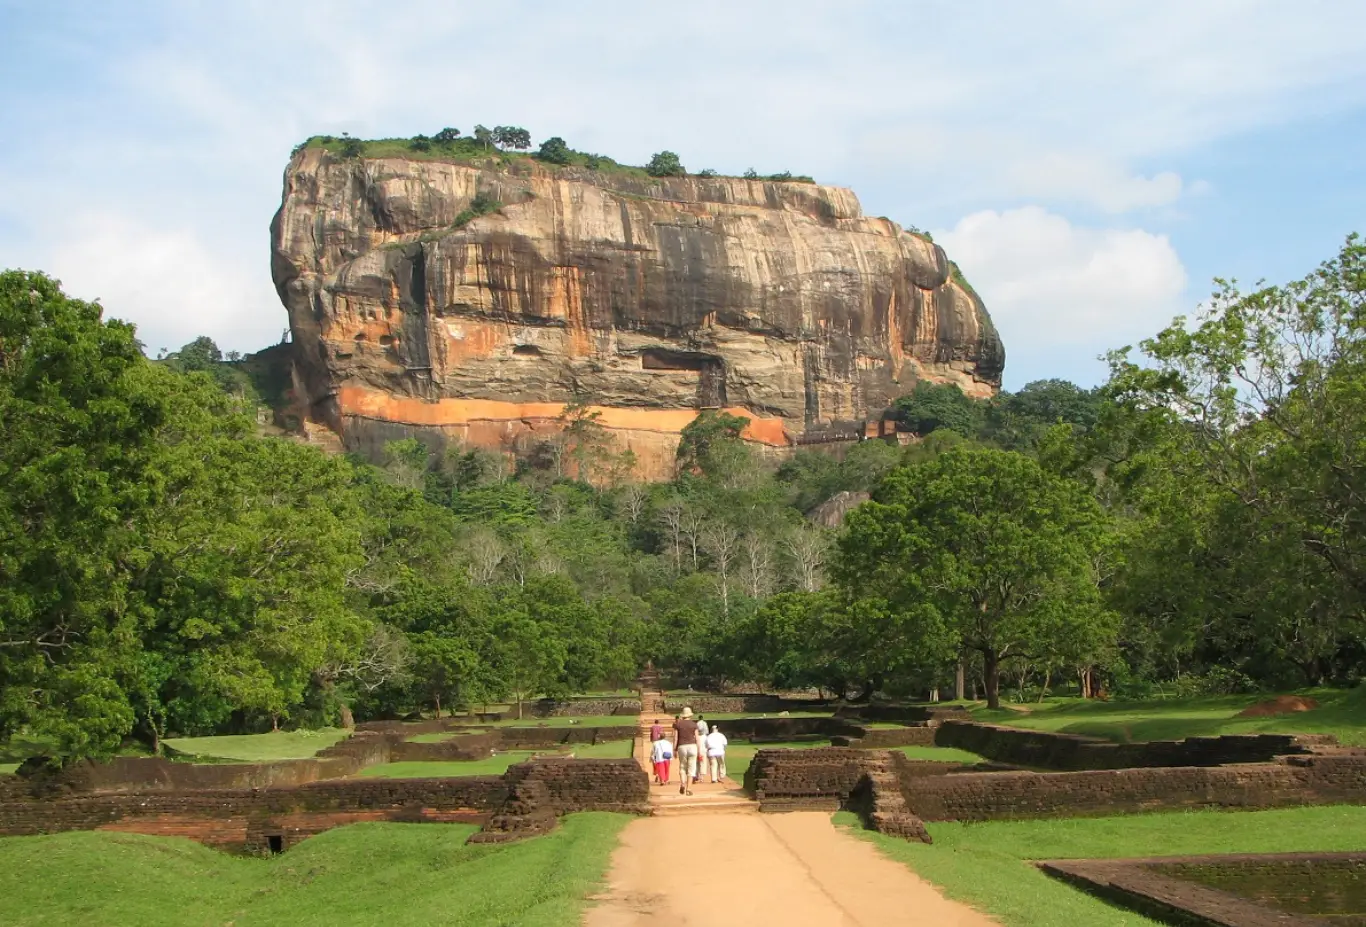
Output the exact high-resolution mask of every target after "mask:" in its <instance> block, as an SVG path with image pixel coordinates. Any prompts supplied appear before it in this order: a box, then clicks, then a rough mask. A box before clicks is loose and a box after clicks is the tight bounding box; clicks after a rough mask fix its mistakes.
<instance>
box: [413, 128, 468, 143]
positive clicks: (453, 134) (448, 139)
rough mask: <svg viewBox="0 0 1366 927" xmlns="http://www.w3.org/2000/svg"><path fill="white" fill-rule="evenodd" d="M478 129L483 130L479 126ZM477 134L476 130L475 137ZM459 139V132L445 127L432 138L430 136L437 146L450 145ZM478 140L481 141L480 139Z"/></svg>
mask: <svg viewBox="0 0 1366 927" xmlns="http://www.w3.org/2000/svg"><path fill="white" fill-rule="evenodd" d="M480 128H483V127H482V126H481V127H480ZM478 134H479V130H478V129H476V130H475V135H476V136H478ZM419 137H420V136H419ZM459 138H460V130H459V129H452V128H450V127H447V128H445V129H442V130H441V131H440V132H438V133H436V134H435V135H433V136H432V141H434V142H436V143H437V144H438V145H450V144H453V143H454V142H455V141H456V140H457V139H459ZM480 140H481V141H482V139H480Z"/></svg>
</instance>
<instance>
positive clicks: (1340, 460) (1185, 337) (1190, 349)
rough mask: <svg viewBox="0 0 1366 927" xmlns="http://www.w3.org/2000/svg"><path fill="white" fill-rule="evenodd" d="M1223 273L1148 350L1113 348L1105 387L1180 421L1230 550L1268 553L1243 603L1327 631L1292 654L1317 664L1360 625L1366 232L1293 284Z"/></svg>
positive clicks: (1248, 609) (1365, 577)
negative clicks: (1202, 306) (1249, 286)
mask: <svg viewBox="0 0 1366 927" xmlns="http://www.w3.org/2000/svg"><path fill="white" fill-rule="evenodd" d="M1219 286H1220V289H1219V291H1218V292H1217V293H1216V294H1215V296H1214V299H1213V301H1212V303H1211V304H1210V307H1209V309H1208V310H1207V311H1206V312H1205V313H1204V314H1202V315H1201V316H1200V317H1199V318H1198V319H1197V320H1196V324H1194V325H1193V326H1188V325H1187V324H1186V323H1185V321H1184V320H1181V319H1178V320H1176V322H1174V323H1173V324H1172V325H1171V326H1170V327H1169V328H1167V329H1165V330H1164V331H1162V332H1161V333H1159V334H1158V335H1157V336H1156V337H1155V338H1153V339H1150V340H1148V341H1145V342H1143V343H1142V345H1141V347H1142V351H1143V353H1144V355H1145V358H1144V360H1143V362H1141V363H1135V362H1132V361H1130V360H1129V359H1128V357H1127V351H1121V352H1116V353H1115V354H1113V355H1112V356H1111V367H1112V377H1111V382H1110V384H1109V385H1108V387H1107V389H1108V391H1109V392H1110V394H1111V395H1113V396H1115V397H1117V398H1118V399H1119V400H1120V401H1121V402H1123V403H1125V404H1126V405H1127V406H1128V407H1129V408H1130V409H1132V410H1136V411H1137V412H1140V413H1144V414H1146V415H1147V416H1150V417H1155V418H1157V419H1159V420H1162V421H1164V422H1166V423H1168V424H1169V426H1170V430H1171V434H1172V435H1173V436H1174V439H1175V440H1176V441H1177V442H1178V443H1177V446H1176V447H1177V451H1178V452H1179V453H1180V454H1183V455H1191V456H1192V457H1193V458H1194V459H1195V460H1197V461H1198V463H1199V466H1200V470H1201V472H1202V473H1203V475H1204V477H1205V478H1206V479H1207V480H1208V483H1209V484H1210V487H1211V489H1212V490H1213V491H1214V492H1215V493H1216V495H1217V496H1218V497H1219V498H1218V499H1216V500H1215V505H1214V506H1213V507H1214V508H1215V509H1216V510H1218V511H1222V512H1224V513H1225V514H1224V516H1222V517H1223V523H1224V524H1227V525H1233V526H1236V527H1235V528H1234V529H1233V530H1231V531H1226V532H1224V533H1223V536H1224V537H1225V538H1226V539H1228V542H1229V544H1230V547H1226V548H1225V549H1226V550H1228V549H1231V550H1236V551H1240V555H1239V556H1238V557H1237V558H1236V561H1237V564H1238V565H1240V566H1246V565H1248V564H1249V563H1255V564H1257V566H1256V567H1255V568H1254V569H1252V570H1250V571H1248V573H1249V575H1248V576H1247V580H1248V581H1250V582H1252V585H1251V587H1250V589H1249V591H1250V592H1251V595H1252V596H1253V597H1254V599H1255V601H1254V602H1251V603H1248V602H1247V600H1246V599H1241V597H1240V600H1241V601H1243V602H1244V603H1246V604H1244V606H1243V614H1244V615H1247V614H1251V615H1256V614H1258V613H1259V611H1260V609H1258V608H1256V607H1255V606H1256V604H1257V603H1272V602H1275V603H1277V605H1278V606H1279V607H1280V608H1288V609H1289V611H1288V612H1283V613H1282V616H1283V621H1286V623H1284V624H1280V625H1279V627H1278V626H1277V625H1275V624H1272V625H1271V628H1274V629H1276V630H1274V631H1273V632H1272V633H1273V635H1274V636H1275V637H1276V638H1279V639H1283V640H1284V639H1290V638H1292V637H1298V638H1300V639H1302V640H1305V641H1307V642H1317V644H1316V645H1315V646H1312V647H1310V648H1309V650H1318V651H1319V653H1318V654H1310V653H1309V652H1308V651H1305V652H1304V653H1302V654H1301V655H1300V656H1299V657H1295V656H1293V655H1292V654H1291V653H1290V652H1286V653H1285V654H1284V656H1285V657H1286V658H1288V659H1297V660H1301V661H1303V660H1306V659H1309V658H1310V657H1312V659H1309V663H1308V664H1306V665H1310V664H1312V663H1315V662H1318V661H1319V660H1320V659H1321V658H1322V657H1323V656H1324V655H1325V654H1326V653H1329V652H1332V651H1333V650H1335V649H1337V648H1338V647H1339V646H1341V644H1342V643H1343V642H1344V640H1347V639H1356V640H1359V639H1360V635H1361V633H1362V628H1361V624H1360V619H1359V616H1360V614H1361V606H1362V603H1363V596H1366V541H1363V538H1366V504H1363V502H1362V500H1363V499H1366V244H1363V243H1362V242H1361V240H1360V238H1358V237H1357V236H1355V235H1353V236H1349V237H1348V239H1347V241H1346V243H1345V244H1344V246H1343V248H1342V250H1341V252H1340V253H1339V254H1338V256H1337V257H1336V258H1334V259H1332V260H1330V261H1327V262H1325V263H1324V264H1323V265H1321V266H1320V267H1319V269H1318V270H1316V271H1315V272H1314V273H1312V274H1310V275H1309V276H1307V277H1305V278H1304V279H1302V280H1298V281H1295V282H1292V283H1290V284H1286V285H1284V286H1262V287H1259V288H1258V289H1256V290H1254V291H1252V292H1248V293H1245V292H1242V291H1241V290H1240V289H1239V288H1238V287H1237V286H1236V284H1234V283H1230V282H1223V281H1220V284H1219ZM1240 537H1241V538H1242V539H1244V541H1245V542H1246V541H1247V540H1255V541H1256V542H1257V543H1256V546H1255V548H1253V547H1249V546H1247V544H1246V543H1242V544H1235V543H1233V542H1234V541H1236V540H1237V539H1238V538H1240ZM1254 553H1255V556H1250V555H1252V554H1254ZM1291 616H1295V618H1296V619H1304V618H1306V617H1309V618H1312V620H1310V621H1309V622H1308V623H1307V624H1299V621H1298V620H1297V621H1295V622H1290V621H1289V620H1288V619H1290V618H1291ZM1295 624H1299V626H1298V627H1295V626H1294V625H1295ZM1267 630H1270V629H1269V628H1267V627H1266V626H1265V625H1263V626H1262V631H1261V633H1260V634H1258V635H1257V636H1259V637H1262V636H1265V634H1266V631H1267Z"/></svg>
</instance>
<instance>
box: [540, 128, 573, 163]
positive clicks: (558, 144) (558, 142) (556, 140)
mask: <svg viewBox="0 0 1366 927" xmlns="http://www.w3.org/2000/svg"><path fill="white" fill-rule="evenodd" d="M571 154H572V152H571V151H570V150H569V146H568V145H567V144H565V141H564V139H562V138H560V137H559V136H558V135H552V136H551V137H550V138H548V139H546V140H545V141H543V142H541V147H540V148H539V149H537V151H536V158H537V159H538V160H540V161H545V162H546V163H547V164H568V163H569V161H570V155H571Z"/></svg>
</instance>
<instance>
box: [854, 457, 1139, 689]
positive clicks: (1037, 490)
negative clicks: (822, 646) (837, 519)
mask: <svg viewBox="0 0 1366 927" xmlns="http://www.w3.org/2000/svg"><path fill="white" fill-rule="evenodd" d="M846 525H847V529H846V532H845V535H844V537H843V538H842V540H841V542H840V558H839V564H838V569H837V572H836V576H837V580H838V582H839V584H840V585H841V586H842V587H843V588H844V590H845V593H846V595H847V596H848V597H849V599H850V600H851V601H853V600H857V599H860V598H863V597H866V596H868V595H870V594H873V595H876V596H877V598H878V599H879V600H881V601H882V602H884V603H885V604H884V605H881V606H879V609H880V610H882V611H885V612H887V613H889V614H892V615H902V614H911V613H923V614H920V617H919V623H920V624H922V625H924V626H927V627H933V626H935V625H939V624H941V623H942V626H943V627H945V628H947V629H948V630H949V631H950V632H951V634H952V636H953V638H954V639H956V641H957V642H958V643H959V644H960V645H961V647H963V648H965V649H967V650H971V651H975V652H977V653H979V654H980V655H981V658H982V661H983V666H984V682H985V686H986V696H987V701H988V704H989V705H990V706H991V707H993V708H995V707H999V704H1000V670H1001V661H1002V660H1004V659H1006V658H1008V657H1021V656H1023V657H1026V658H1032V659H1041V658H1043V657H1046V656H1050V655H1053V654H1059V653H1065V652H1073V651H1077V650H1078V649H1080V648H1083V646H1084V647H1089V648H1092V649H1095V648H1099V647H1102V646H1104V645H1106V644H1107V643H1108V642H1109V641H1110V640H1111V639H1112V638H1113V627H1112V617H1111V616H1110V615H1109V614H1108V613H1107V612H1106V611H1105V610H1104V609H1103V608H1102V606H1101V602H1100V597H1099V592H1098V589H1097V582H1096V579H1097V577H1096V560H1095V558H1096V556H1097V554H1098V552H1099V548H1100V543H1101V537H1102V531H1103V515H1102V513H1101V511H1100V509H1099V507H1098V506H1097V505H1096V503H1095V501H1094V500H1093V499H1092V498H1091V497H1090V496H1089V495H1088V494H1087V493H1086V491H1085V490H1084V489H1083V488H1082V487H1081V486H1079V485H1078V484H1076V483H1073V482H1070V481H1067V480H1064V479H1061V478H1058V477H1055V476H1052V475H1050V474H1049V473H1047V472H1045V471H1044V470H1043V469H1042V468H1041V467H1040V466H1039V465H1038V464H1037V463H1035V462H1034V461H1032V460H1030V459H1029V458H1027V457H1024V456H1022V455H1019V454H1014V453H1010V452H1005V451H997V450H989V449H982V448H957V449H953V450H949V451H947V452H945V453H943V454H941V455H939V456H938V457H936V458H934V459H932V460H928V461H925V462H923V463H918V464H914V465H911V466H907V467H903V468H900V469H898V470H894V471H893V472H892V473H891V474H889V475H888V476H887V478H886V479H884V480H883V482H882V484H881V485H880V486H879V487H878V489H877V491H876V492H875V493H874V495H873V501H871V502H869V503H868V504H866V505H864V506H861V507H860V508H858V509H855V510H854V511H853V512H851V513H850V515H849V517H848V520H847V522H846Z"/></svg>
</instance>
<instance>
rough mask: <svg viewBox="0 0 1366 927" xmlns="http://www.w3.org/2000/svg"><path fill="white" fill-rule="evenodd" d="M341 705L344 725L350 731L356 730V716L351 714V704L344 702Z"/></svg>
mask: <svg viewBox="0 0 1366 927" xmlns="http://www.w3.org/2000/svg"><path fill="white" fill-rule="evenodd" d="M340 707H341V723H342V727H344V728H346V729H347V730H348V731H350V730H354V729H355V727H356V718H355V716H354V715H353V714H351V706H350V705H348V704H346V703H345V702H342V703H341V705H340Z"/></svg>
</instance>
